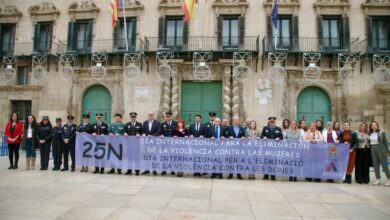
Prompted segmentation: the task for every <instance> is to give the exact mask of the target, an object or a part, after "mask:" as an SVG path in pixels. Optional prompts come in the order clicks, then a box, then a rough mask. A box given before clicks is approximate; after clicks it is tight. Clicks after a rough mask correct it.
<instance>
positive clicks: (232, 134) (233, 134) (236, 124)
mask: <svg viewBox="0 0 390 220" xmlns="http://www.w3.org/2000/svg"><path fill="white" fill-rule="evenodd" d="M226 136H227V137H229V138H231V139H233V138H245V129H244V128H243V127H242V126H241V125H240V118H239V117H238V116H234V117H233V124H232V126H229V127H228V129H227V131H226ZM228 179H233V173H229V176H228ZM237 179H240V180H242V179H243V178H242V176H241V174H240V173H237Z"/></svg>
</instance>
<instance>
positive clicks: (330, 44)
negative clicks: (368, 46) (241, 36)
mask: <svg viewBox="0 0 390 220" xmlns="http://www.w3.org/2000/svg"><path fill="white" fill-rule="evenodd" d="M262 44H263V53H268V52H286V53H304V52H317V53H342V52H351V53H359V52H360V45H359V38H350V39H347V38H320V39H318V38H315V37H299V38H293V37H290V38H282V37H278V38H273V37H264V38H263V42H262ZM275 44H276V46H275Z"/></svg>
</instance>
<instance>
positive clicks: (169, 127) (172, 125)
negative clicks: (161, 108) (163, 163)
mask: <svg viewBox="0 0 390 220" xmlns="http://www.w3.org/2000/svg"><path fill="white" fill-rule="evenodd" d="M176 126H177V123H176V122H175V121H173V120H172V112H165V117H164V122H163V123H161V129H160V136H161V137H173V136H174V132H175V130H176ZM166 174H167V172H166V171H163V172H162V173H161V175H166ZM171 174H172V175H175V172H171Z"/></svg>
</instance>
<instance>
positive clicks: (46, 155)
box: [37, 124, 52, 170]
mask: <svg viewBox="0 0 390 220" xmlns="http://www.w3.org/2000/svg"><path fill="white" fill-rule="evenodd" d="M51 129H52V126H51V124H46V125H45V124H40V125H39V127H38V132H37V136H38V140H40V141H41V140H42V141H43V140H44V141H45V143H43V144H41V143H39V152H40V154H41V170H47V168H48V167H49V159H50V147H51V139H52V136H51Z"/></svg>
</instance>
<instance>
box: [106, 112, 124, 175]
mask: <svg viewBox="0 0 390 220" xmlns="http://www.w3.org/2000/svg"><path fill="white" fill-rule="evenodd" d="M114 118H115V121H114V122H113V123H111V124H110V125H109V126H108V133H109V134H110V136H113V135H115V136H120V135H121V136H122V135H124V134H125V124H124V123H123V122H122V118H123V117H122V115H121V114H115V115H114ZM117 171H118V174H122V169H119V168H117ZM113 173H115V168H111V170H110V171H108V174H113Z"/></svg>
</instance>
